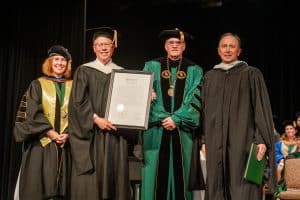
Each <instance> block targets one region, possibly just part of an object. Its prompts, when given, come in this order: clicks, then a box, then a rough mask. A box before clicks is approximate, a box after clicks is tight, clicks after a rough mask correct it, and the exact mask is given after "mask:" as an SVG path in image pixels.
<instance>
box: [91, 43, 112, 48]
mask: <svg viewBox="0 0 300 200" xmlns="http://www.w3.org/2000/svg"><path fill="white" fill-rule="evenodd" d="M112 44H113V43H112V42H110V43H96V44H94V46H95V47H110V46H112Z"/></svg>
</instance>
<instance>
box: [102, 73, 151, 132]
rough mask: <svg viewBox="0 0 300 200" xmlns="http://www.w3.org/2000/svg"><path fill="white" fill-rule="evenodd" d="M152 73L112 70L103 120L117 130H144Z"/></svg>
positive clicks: (146, 124)
mask: <svg viewBox="0 0 300 200" xmlns="http://www.w3.org/2000/svg"><path fill="white" fill-rule="evenodd" d="M152 85H153V73H151V72H145V71H140V70H125V69H114V70H113V71H112V74H111V80H110V86H109V93H108V100H107V106H106V112H105V118H106V119H108V120H109V121H110V122H112V123H113V125H114V126H116V127H117V128H124V129H137V130H146V129H147V128H148V118H149V109H150V104H151V90H152Z"/></svg>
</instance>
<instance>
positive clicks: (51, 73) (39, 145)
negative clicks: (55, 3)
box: [14, 45, 72, 200]
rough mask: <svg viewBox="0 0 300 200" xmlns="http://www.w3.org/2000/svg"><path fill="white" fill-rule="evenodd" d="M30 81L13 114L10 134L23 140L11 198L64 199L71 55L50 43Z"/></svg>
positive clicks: (66, 179)
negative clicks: (39, 71) (38, 73)
mask: <svg viewBox="0 0 300 200" xmlns="http://www.w3.org/2000/svg"><path fill="white" fill-rule="evenodd" d="M42 70H43V74H44V76H42V77H39V78H38V79H36V80H33V81H32V82H31V84H30V86H29V87H28V89H27V91H26V92H25V94H24V96H23V98H22V100H21V103H20V106H19V110H18V113H17V117H16V122H15V128H14V136H15V139H16V141H17V142H23V147H24V148H23V155H22V162H21V168H20V173H19V178H18V182H17V186H16V191H15V199H20V200H44V199H67V194H68V191H67V190H68V189H67V186H68V185H69V183H68V180H69V178H68V173H69V171H70V170H69V168H70V165H69V163H70V162H69V159H70V156H69V144H68V137H69V136H68V131H67V127H68V103H69V95H70V90H71V85H72V81H71V80H69V78H70V76H71V55H70V53H69V52H68V50H67V49H66V48H64V47H63V46H60V45H54V46H52V47H51V48H50V49H49V50H48V57H47V58H46V59H45V61H44V63H43V66H42Z"/></svg>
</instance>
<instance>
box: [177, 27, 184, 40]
mask: <svg viewBox="0 0 300 200" xmlns="http://www.w3.org/2000/svg"><path fill="white" fill-rule="evenodd" d="M175 30H177V31H179V35H180V42H184V33H183V32H182V31H181V30H179V29H178V28H175Z"/></svg>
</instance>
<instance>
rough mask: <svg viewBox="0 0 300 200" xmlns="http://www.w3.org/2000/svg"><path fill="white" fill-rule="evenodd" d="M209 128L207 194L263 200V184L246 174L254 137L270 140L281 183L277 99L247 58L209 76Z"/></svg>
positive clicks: (225, 199) (218, 199) (214, 199)
mask: <svg viewBox="0 0 300 200" xmlns="http://www.w3.org/2000/svg"><path fill="white" fill-rule="evenodd" d="M201 96H202V100H203V113H204V118H203V130H204V134H205V142H206V148H207V149H206V153H207V156H206V159H207V182H206V183H207V190H206V192H205V193H206V200H241V199H243V200H258V199H260V195H259V193H260V189H261V188H259V187H258V186H257V185H255V184H252V183H249V182H247V181H246V180H244V178H243V174H244V171H245V167H246V162H247V156H248V153H249V150H250V146H251V143H252V142H255V143H265V144H266V146H267V148H268V150H267V155H268V158H269V166H270V167H271V172H272V176H271V177H270V179H269V187H270V190H271V191H272V190H273V191H274V187H275V184H276V173H275V160H274V159H275V155H274V140H273V138H274V137H273V130H274V129H273V122H272V112H271V105H270V101H269V96H268V92H267V88H266V86H265V82H264V79H263V76H262V74H261V72H260V70H259V69H257V68H254V67H250V66H248V65H247V64H246V63H244V62H242V63H239V64H237V65H236V66H234V67H233V68H231V69H230V70H228V71H225V70H222V69H212V70H210V71H208V72H207V73H206V75H205V78H204V83H203V90H202V95H201Z"/></svg>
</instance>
